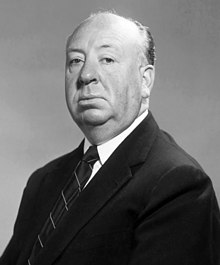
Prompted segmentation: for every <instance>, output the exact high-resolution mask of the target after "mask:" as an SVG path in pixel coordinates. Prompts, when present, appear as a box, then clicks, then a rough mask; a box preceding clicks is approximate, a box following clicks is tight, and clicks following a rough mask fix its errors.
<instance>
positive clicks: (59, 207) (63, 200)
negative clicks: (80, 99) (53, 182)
mask: <svg viewBox="0 0 220 265" xmlns="http://www.w3.org/2000/svg"><path fill="white" fill-rule="evenodd" d="M98 160H99V155H98V151H97V146H90V147H89V149H88V150H87V151H86V153H85V154H84V156H83V158H82V160H80V161H79V163H78V164H77V166H76V168H75V170H74V172H73V174H72V176H71V178H70V179H69V180H68V182H67V183H66V185H65V187H64V188H63V189H62V191H61V194H60V196H59V198H58V200H57V201H56V203H55V205H54V207H53V209H52V211H51V212H50V214H49V217H48V218H47V220H46V222H45V224H44V226H43V227H42V229H41V232H40V233H39V234H38V236H37V240H36V241H35V244H34V246H33V249H32V252H31V256H30V258H29V259H28V264H29V265H31V264H32V263H33V261H34V257H36V255H37V254H38V253H39V252H40V250H41V249H42V248H43V247H44V245H45V244H46V243H47V239H48V238H49V236H50V235H51V233H52V231H53V230H55V229H56V227H57V226H58V225H59V223H60V222H61V221H62V218H63V217H64V216H65V215H67V214H68V211H69V209H70V207H71V205H72V204H73V203H74V201H75V200H76V199H77V197H78V196H79V195H80V193H81V192H82V190H83V188H84V186H85V184H86V183H87V181H88V180H89V177H90V176H91V174H92V169H93V165H94V164H95V162H96V161H98Z"/></svg>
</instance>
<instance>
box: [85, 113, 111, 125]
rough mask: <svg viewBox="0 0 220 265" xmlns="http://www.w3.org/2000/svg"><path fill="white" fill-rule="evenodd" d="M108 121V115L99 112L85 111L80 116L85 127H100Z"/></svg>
mask: <svg viewBox="0 0 220 265" xmlns="http://www.w3.org/2000/svg"><path fill="white" fill-rule="evenodd" d="M108 120H109V117H108V115H106V113H103V111H100V110H89V111H85V112H84V113H83V115H82V123H83V124H84V125H87V126H100V125H103V124H105V123H106V122H107V121H108Z"/></svg>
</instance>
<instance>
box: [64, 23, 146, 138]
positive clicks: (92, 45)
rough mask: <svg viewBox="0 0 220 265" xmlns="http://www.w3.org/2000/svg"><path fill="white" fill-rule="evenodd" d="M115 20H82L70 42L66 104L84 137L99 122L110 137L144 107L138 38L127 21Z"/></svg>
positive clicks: (67, 62)
mask: <svg viewBox="0 0 220 265" xmlns="http://www.w3.org/2000/svg"><path fill="white" fill-rule="evenodd" d="M111 20H112V19H111ZM111 20H108V21H106V19H103V18H99V19H95V21H91V22H88V23H86V24H85V25H82V26H81V27H80V28H79V29H78V30H77V31H76V32H75V33H74V34H73V35H72V37H71V38H70V39H69V41H68V44H67V60H66V75H65V87H66V100H67V105H68V108H69V111H70V113H71V115H72V117H73V119H74V120H75V122H76V123H77V124H78V126H79V127H80V128H81V129H82V131H83V132H84V133H85V134H86V136H87V134H89V133H90V131H91V130H92V129H93V128H95V127H96V128H105V130H104V132H105V134H106V135H109V137H110V138H112V137H114V136H115V135H117V134H119V133H120V132H121V131H123V130H124V129H125V128H127V127H128V126H129V125H130V124H131V123H132V122H133V121H134V119H135V118H136V117H137V116H138V115H139V114H140V112H143V109H142V108H141V105H142V82H143V78H142V71H141V64H140V55H138V54H139V53H138V47H137V41H136V40H135V37H134V34H130V33H131V32H129V31H128V30H126V28H127V26H125V25H123V24H121V23H120V22H118V21H116V22H114V21H111ZM132 30H133V31H135V30H136V29H132ZM132 30H130V31H132ZM135 34H137V32H135ZM131 35H132V36H131ZM107 138H108V137H107ZM106 140H108V139H106Z"/></svg>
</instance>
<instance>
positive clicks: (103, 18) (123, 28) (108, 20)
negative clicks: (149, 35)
mask: <svg viewBox="0 0 220 265" xmlns="http://www.w3.org/2000/svg"><path fill="white" fill-rule="evenodd" d="M89 29H96V30H97V32H99V31H103V32H105V31H108V30H111V31H112V30H113V31H115V32H117V33H118V34H120V35H121V36H123V37H125V38H126V39H127V40H130V41H132V42H134V43H136V44H139V45H140V46H141V37H140V33H139V31H138V28H137V27H136V25H135V24H134V23H133V22H132V21H129V20H127V19H125V18H123V17H120V16H118V15H115V14H98V15H95V16H94V17H91V18H88V19H86V20H85V21H83V22H82V23H81V24H80V25H79V26H78V27H77V28H76V29H75V30H74V32H73V33H72V35H70V37H69V38H68V40H67V47H68V46H69V44H70V43H71V42H72V41H74V39H76V38H77V37H78V35H79V34H82V33H83V32H85V33H86V32H89Z"/></svg>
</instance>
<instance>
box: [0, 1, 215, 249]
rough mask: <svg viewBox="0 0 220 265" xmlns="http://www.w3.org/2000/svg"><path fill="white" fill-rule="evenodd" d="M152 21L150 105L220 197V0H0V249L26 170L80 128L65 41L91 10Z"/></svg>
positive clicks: (70, 144)
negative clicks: (69, 97) (70, 103)
mask: <svg viewBox="0 0 220 265" xmlns="http://www.w3.org/2000/svg"><path fill="white" fill-rule="evenodd" d="M106 9H115V10H116V11H117V12H118V13H119V14H121V15H124V16H129V17H132V18H135V19H137V20H139V21H140V22H142V23H143V24H144V25H147V26H149V27H150V28H151V31H152V33H153V36H154V38H155V42H156V50H157V63H156V82H155V86H154V89H153V91H152V95H151V104H150V106H151V110H152V111H153V113H154V116H155V117H156V119H157V121H158V123H159V125H160V127H161V128H163V129H165V130H167V131H169V132H170V133H171V134H172V135H173V136H174V137H175V139H176V140H177V142H178V143H179V144H180V145H181V146H182V147H184V148H185V149H186V150H187V151H188V152H189V153H190V154H191V155H193V156H194V157H195V158H196V159H197V160H198V161H199V162H200V163H201V165H202V166H203V168H204V169H205V170H206V172H207V173H208V174H209V176H210V177H211V178H212V181H213V184H214V187H215V190H216V193H217V196H218V200H219V199H220V179H219V168H220V166H219V164H220V141H219V136H220V120H219V117H220V104H219V101H220V98H219V96H220V92H219V91H220V90H219V89H220V88H219V82H220V51H219V48H220V1H219V0H151V1H150V0H148V1H147V0H133V1H132V0H122V1H120V0H103V1H101V0H88V1H85V0H79V1H76V0H75V1H74V0H19V1H18V0H1V1H0V126H1V127H0V171H1V172H0V202H1V203H0V253H1V252H2V251H3V249H4V248H5V246H6V244H7V242H8V241H9V238H10V236H11V234H12V229H13V224H14V221H15V218H16V215H17V210H18V206H19V203H20V199H21V196H22V191H23V188H24V186H25V184H26V181H27V179H28V177H29V176H30V174H31V173H32V172H33V171H34V170H35V169H37V168H38V167H40V166H42V165H44V164H45V163H46V162H48V161H50V160H51V159H53V158H55V157H57V156H60V155H62V154H64V153H66V152H69V151H70V150H72V149H74V148H75V147H76V145H77V144H78V143H79V141H80V140H81V138H82V135H81V133H80V131H79V129H78V128H77V127H76V126H75V125H74V123H73V122H72V120H71V118H70V115H69V114H68V111H67V108H66V105H65V99H64V63H65V52H64V50H65V41H66V38H67V36H68V35H69V34H70V33H71V32H72V31H73V29H74V28H75V26H76V25H77V24H78V23H79V22H80V21H81V20H83V19H85V18H86V17H87V16H88V15H89V14H90V13H91V12H94V11H98V10H106Z"/></svg>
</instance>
